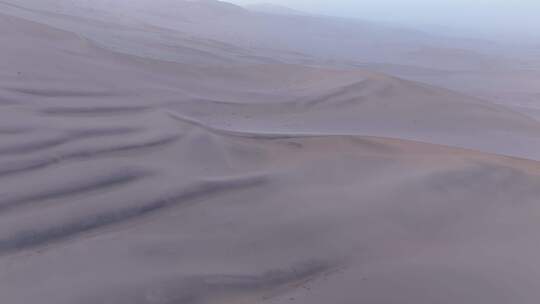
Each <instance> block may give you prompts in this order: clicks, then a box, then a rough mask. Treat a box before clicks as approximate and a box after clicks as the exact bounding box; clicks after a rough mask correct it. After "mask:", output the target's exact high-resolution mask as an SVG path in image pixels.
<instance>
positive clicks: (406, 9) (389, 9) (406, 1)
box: [226, 0, 540, 35]
mask: <svg viewBox="0 0 540 304" xmlns="http://www.w3.org/2000/svg"><path fill="white" fill-rule="evenodd" d="M226 1H227V0H226ZM228 1H229V2H234V3H237V4H248V3H261V2H265V3H274V4H279V5H284V6H288V7H291V8H295V9H299V10H303V11H307V12H312V13H319V14H328V15H338V16H348V17H360V18H363V19H372V20H380V21H396V22H400V23H407V24H421V25H426V24H429V25H431V24H433V25H441V26H450V27H455V28H458V29H463V28H471V29H475V30H488V29H495V30H497V31H512V32H516V31H517V32H521V33H522V34H524V35H527V34H535V33H538V32H539V31H540V0H262V1H260V0H259V1H257V0H228ZM533 32H535V33H533Z"/></svg>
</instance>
